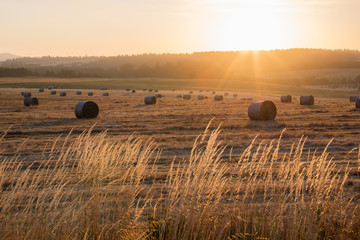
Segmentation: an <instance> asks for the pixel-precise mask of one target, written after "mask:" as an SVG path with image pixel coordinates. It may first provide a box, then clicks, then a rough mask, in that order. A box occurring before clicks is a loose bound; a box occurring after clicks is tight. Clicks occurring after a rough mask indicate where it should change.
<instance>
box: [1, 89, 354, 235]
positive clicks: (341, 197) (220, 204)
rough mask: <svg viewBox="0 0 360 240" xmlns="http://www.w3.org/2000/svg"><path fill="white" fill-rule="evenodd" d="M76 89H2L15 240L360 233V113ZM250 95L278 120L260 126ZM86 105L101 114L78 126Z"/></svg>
mask: <svg viewBox="0 0 360 240" xmlns="http://www.w3.org/2000/svg"><path fill="white" fill-rule="evenodd" d="M66 91H67V92H68V93H69V94H68V96H67V97H64V98H62V97H59V96H50V94H49V92H47V91H45V93H36V94H34V95H35V96H36V97H38V98H39V101H40V105H39V106H32V107H30V108H27V107H24V106H23V105H22V97H21V96H20V94H19V93H20V92H21V89H1V95H0V98H1V100H2V101H1V103H0V104H1V113H0V114H1V120H0V121H1V126H2V128H3V130H6V129H9V130H8V131H7V133H6V135H4V136H3V139H2V143H1V144H2V148H1V150H2V158H3V159H2V161H1V164H0V165H1V166H0V171H1V180H0V183H1V186H2V194H1V195H0V196H1V197H0V198H1V206H0V217H1V222H2V223H3V226H4V227H3V229H2V233H1V236H4V237H5V238H6V237H8V238H28V239H32V238H34V237H36V238H56V237H59V236H67V237H66V238H108V239H112V238H126V239H128V238H149V239H168V238H175V239H189V238H201V239H209V238H212V239H215V238H219V239H225V238H230V239H256V238H259V237H263V238H286V239H288V238H294V239H300V238H309V239H315V238H329V237H335V238H356V237H359V227H360V223H359V216H358V212H359V211H358V210H359V195H358V194H359V192H360V182H359V172H358V168H359V158H358V149H357V147H358V145H359V140H358V138H357V134H359V133H360V128H359V126H358V124H357V121H356V120H357V118H358V117H359V115H360V113H359V112H357V111H354V110H353V106H352V104H350V103H348V101H345V100H338V99H317V101H316V105H315V106H312V107H304V106H300V105H298V104H297V103H292V104H281V103H280V102H279V101H278V96H274V95H272V94H270V93H269V94H268V95H258V94H254V93H243V94H241V93H239V94H240V96H239V97H237V98H233V97H232V94H230V96H229V97H225V100H224V101H223V102H214V101H213V99H212V96H213V95H212V94H211V93H205V94H204V93H202V94H204V95H208V96H209V99H207V100H202V101H199V100H197V99H195V97H196V95H198V93H195V94H194V99H192V100H189V101H185V100H182V99H176V98H175V94H177V93H174V92H171V91H163V92H162V93H163V94H165V98H161V99H160V100H159V99H158V100H159V101H158V103H157V104H156V105H153V106H145V105H144V104H143V97H144V96H145V95H151V93H147V92H146V93H145V92H141V91H140V92H138V93H136V94H131V93H128V92H125V91H120V90H110V91H109V93H110V97H102V94H101V91H100V90H99V91H94V95H95V96H94V97H88V96H76V95H75V91H74V90H66ZM33 92H34V91H33ZM183 92H184V91H183ZM83 94H84V93H83ZM241 97H251V98H253V99H254V100H265V99H270V100H273V101H274V102H275V103H276V104H277V107H278V117H277V118H276V121H271V122H253V121H249V120H248V118H247V115H246V112H247V107H248V105H249V102H247V101H242V100H240V99H241ZM80 100H93V101H95V102H97V103H98V105H99V107H100V115H99V117H98V118H96V119H93V120H78V119H76V118H75V116H74V113H73V111H74V107H75V104H76V103H77V102H78V101H80ZM319 101H320V102H319ZM211 119H213V120H212V123H211V125H209V128H207V129H206V130H205V132H204V133H203V134H201V135H200V136H198V134H199V133H201V132H203V131H204V127H205V126H206V125H207V124H208V122H209V121H210V120H211ZM220 124H221V130H222V131H221V133H220V130H219V129H218V128H217V126H219V125H220ZM284 128H286V131H283V130H284ZM89 129H91V130H90V131H89V132H84V133H83V131H84V130H89ZM70 131H72V134H71V135H69V136H68V137H66V136H67V134H68V133H69V132H70ZM104 131H105V132H104ZM60 134H62V136H60V137H59V135H60ZM129 136H130V137H129ZM302 136H305V137H304V138H303V137H302ZM149 137H150V138H149ZM139 139H140V140H139ZM280 139H281V142H280ZM332 139H333V140H332ZM331 140H332V143H331V144H330V146H329V147H327V144H328V143H329V142H330V141H331ZM54 142H55V143H54Z"/></svg>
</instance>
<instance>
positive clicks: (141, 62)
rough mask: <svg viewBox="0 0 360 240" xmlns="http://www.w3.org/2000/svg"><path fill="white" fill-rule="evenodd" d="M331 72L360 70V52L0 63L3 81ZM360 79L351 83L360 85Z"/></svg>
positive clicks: (300, 51)
mask: <svg viewBox="0 0 360 240" xmlns="http://www.w3.org/2000/svg"><path fill="white" fill-rule="evenodd" d="M329 68H330V69H331V68H336V69H359V70H360V52H359V51H358V50H326V49H287V50H270V51H228V52H220V51H213V52H194V53H191V54H140V55H121V56H113V57H101V56H100V57H94V56H92V57H87V56H86V57H50V56H46V57H39V58H31V57H22V58H16V59H11V60H7V61H4V62H0V77H26V76H39V77H60V78H61V77H67V78H82V77H99V78H104V77H105V78H123V77H126V78H139V77H150V78H152V77H156V78H189V79H196V78H202V79H233V80H246V79H252V78H255V77H256V78H261V77H262V76H264V75H266V74H270V73H282V72H289V71H301V70H311V69H314V70H316V69H329ZM359 75H360V71H359ZM359 79H360V77H359ZM359 79H358V78H354V79H348V80H351V81H355V82H357V81H359ZM316 81H318V82H313V80H312V81H311V82H312V83H319V84H320V83H321V82H324V79H317V80H316Z"/></svg>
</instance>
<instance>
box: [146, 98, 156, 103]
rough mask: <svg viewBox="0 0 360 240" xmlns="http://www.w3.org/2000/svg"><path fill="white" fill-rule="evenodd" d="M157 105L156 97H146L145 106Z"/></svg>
mask: <svg viewBox="0 0 360 240" xmlns="http://www.w3.org/2000/svg"><path fill="white" fill-rule="evenodd" d="M155 103H156V97H154V96H147V97H145V104H148V105H150V104H155Z"/></svg>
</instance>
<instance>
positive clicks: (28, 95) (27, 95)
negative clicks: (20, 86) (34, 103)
mask: <svg viewBox="0 0 360 240" xmlns="http://www.w3.org/2000/svg"><path fill="white" fill-rule="evenodd" d="M22 95H23V96H24V97H31V92H23V93H22Z"/></svg>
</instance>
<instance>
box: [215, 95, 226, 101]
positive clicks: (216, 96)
mask: <svg viewBox="0 0 360 240" xmlns="http://www.w3.org/2000/svg"><path fill="white" fill-rule="evenodd" d="M214 99H215V101H222V100H224V97H223V96H222V95H215V98H214Z"/></svg>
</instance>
